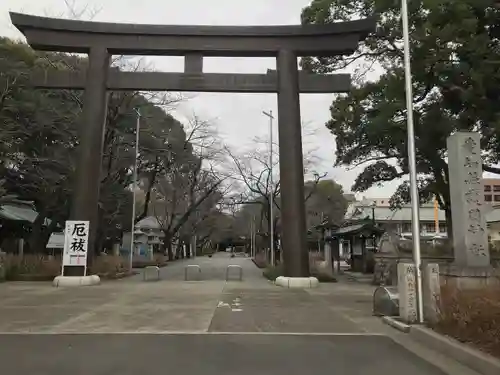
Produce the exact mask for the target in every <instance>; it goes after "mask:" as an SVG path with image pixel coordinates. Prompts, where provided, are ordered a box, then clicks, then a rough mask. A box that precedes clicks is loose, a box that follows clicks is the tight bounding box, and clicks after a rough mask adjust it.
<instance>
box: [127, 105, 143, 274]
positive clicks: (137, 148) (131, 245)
mask: <svg viewBox="0 0 500 375" xmlns="http://www.w3.org/2000/svg"><path fill="white" fill-rule="evenodd" d="M134 111H135V114H136V116H137V120H136V125H135V158H134V169H133V173H132V181H133V184H132V217H131V221H132V229H131V231H130V254H129V269H130V271H132V265H133V260H134V230H135V195H136V190H137V162H138V159H139V130H140V127H141V112H140V111H139V110H138V109H137V108H134Z"/></svg>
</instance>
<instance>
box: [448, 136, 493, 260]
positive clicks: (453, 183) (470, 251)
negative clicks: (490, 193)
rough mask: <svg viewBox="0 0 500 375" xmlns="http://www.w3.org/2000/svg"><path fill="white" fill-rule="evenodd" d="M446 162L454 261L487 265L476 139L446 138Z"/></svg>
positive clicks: (479, 163)
mask: <svg viewBox="0 0 500 375" xmlns="http://www.w3.org/2000/svg"><path fill="white" fill-rule="evenodd" d="M448 165H449V175H450V196H451V209H452V218H453V246H454V249H455V262H456V263H457V264H459V265H461V266H467V267H471V266H472V267H487V266H489V262H490V260H489V253H488V246H487V232H486V219H485V216H484V197H483V194H482V191H483V187H482V163H481V148H480V138H479V134H477V133H468V132H458V133H455V134H453V135H452V136H450V137H449V138H448Z"/></svg>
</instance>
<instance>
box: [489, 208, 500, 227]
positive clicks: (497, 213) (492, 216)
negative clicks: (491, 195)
mask: <svg viewBox="0 0 500 375" xmlns="http://www.w3.org/2000/svg"><path fill="white" fill-rule="evenodd" d="M486 222H487V223H497V222H500V206H491V207H489V211H488V212H486Z"/></svg>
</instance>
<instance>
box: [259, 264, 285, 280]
mask: <svg viewBox="0 0 500 375" xmlns="http://www.w3.org/2000/svg"><path fill="white" fill-rule="evenodd" d="M283 274H284V270H283V266H282V265H278V266H276V267H272V266H269V267H267V268H266V269H265V270H264V271H263V272H262V275H263V276H264V277H265V278H266V279H268V280H271V281H275V280H276V279H277V278H278V277H279V276H283Z"/></svg>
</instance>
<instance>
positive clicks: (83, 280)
mask: <svg viewBox="0 0 500 375" xmlns="http://www.w3.org/2000/svg"><path fill="white" fill-rule="evenodd" d="M100 283H101V278H100V277H99V276H97V275H89V276H56V277H55V278H54V281H52V285H54V286H55V287H59V286H69V287H74V286H91V285H99V284H100Z"/></svg>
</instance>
